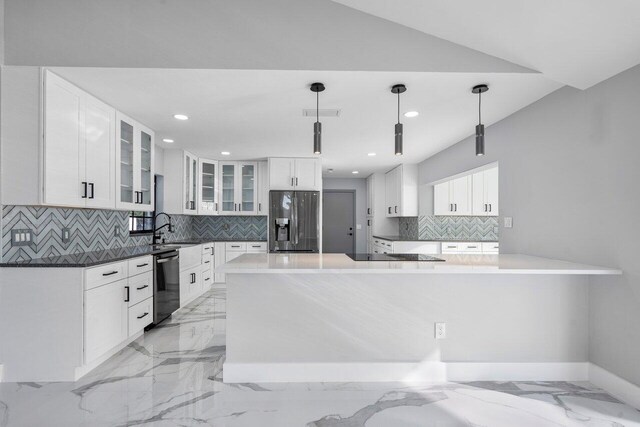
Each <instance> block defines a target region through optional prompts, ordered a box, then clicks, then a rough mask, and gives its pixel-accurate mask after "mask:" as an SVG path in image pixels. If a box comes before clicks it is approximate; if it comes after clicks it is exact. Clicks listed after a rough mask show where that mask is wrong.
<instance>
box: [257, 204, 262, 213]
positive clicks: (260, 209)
mask: <svg viewBox="0 0 640 427" xmlns="http://www.w3.org/2000/svg"><path fill="white" fill-rule="evenodd" d="M258 212H262V203H258Z"/></svg>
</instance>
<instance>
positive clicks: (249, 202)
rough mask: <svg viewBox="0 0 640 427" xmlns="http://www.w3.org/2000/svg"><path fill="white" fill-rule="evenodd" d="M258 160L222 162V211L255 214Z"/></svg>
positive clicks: (235, 213)
mask: <svg viewBox="0 0 640 427" xmlns="http://www.w3.org/2000/svg"><path fill="white" fill-rule="evenodd" d="M257 184H258V164H257V163H256V162H220V185H221V191H222V193H221V196H220V203H221V206H220V213H221V214H224V215H255V214H256V211H257V204H258V202H257V200H258V185H257Z"/></svg>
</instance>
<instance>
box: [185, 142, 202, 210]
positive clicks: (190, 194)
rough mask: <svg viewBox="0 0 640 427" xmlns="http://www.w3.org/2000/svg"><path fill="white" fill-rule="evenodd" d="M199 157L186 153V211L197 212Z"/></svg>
mask: <svg viewBox="0 0 640 427" xmlns="http://www.w3.org/2000/svg"><path fill="white" fill-rule="evenodd" d="M197 174H198V159H197V158H196V157H195V156H194V155H192V154H190V153H187V152H186V151H185V153H184V200H183V207H184V213H195V212H196V211H197V210H198V207H197V206H196V194H197V186H198V177H197Z"/></svg>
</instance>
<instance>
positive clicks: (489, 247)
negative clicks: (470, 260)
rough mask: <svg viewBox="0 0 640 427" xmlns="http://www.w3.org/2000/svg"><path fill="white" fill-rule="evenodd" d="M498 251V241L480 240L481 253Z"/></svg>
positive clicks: (495, 252)
mask: <svg viewBox="0 0 640 427" xmlns="http://www.w3.org/2000/svg"><path fill="white" fill-rule="evenodd" d="M499 252H500V243H498V242H482V253H484V254H497V253H499Z"/></svg>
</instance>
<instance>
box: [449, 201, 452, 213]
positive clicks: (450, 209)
mask: <svg viewBox="0 0 640 427" xmlns="http://www.w3.org/2000/svg"><path fill="white" fill-rule="evenodd" d="M449 212H453V203H449Z"/></svg>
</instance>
